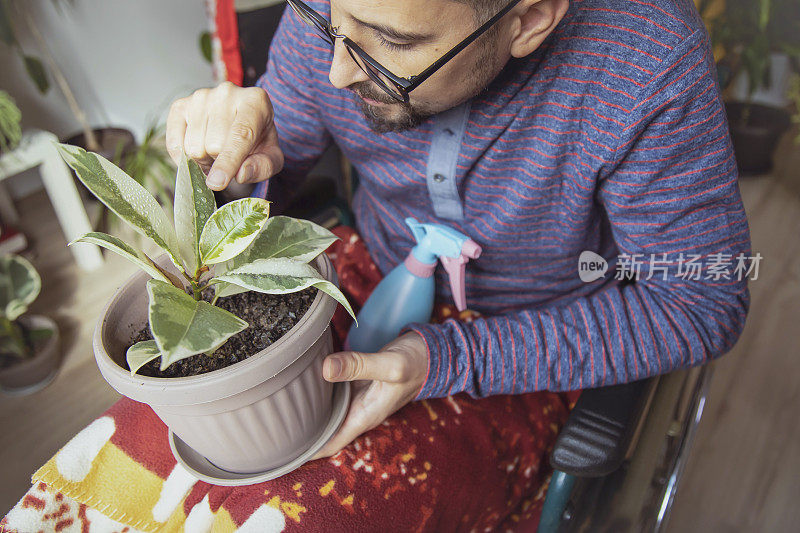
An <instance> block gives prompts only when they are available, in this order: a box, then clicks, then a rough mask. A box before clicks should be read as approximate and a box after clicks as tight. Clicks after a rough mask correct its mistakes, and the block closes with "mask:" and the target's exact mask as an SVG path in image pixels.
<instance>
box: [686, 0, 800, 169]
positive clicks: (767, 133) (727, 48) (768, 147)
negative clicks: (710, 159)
mask: <svg viewBox="0 0 800 533" xmlns="http://www.w3.org/2000/svg"><path fill="white" fill-rule="evenodd" d="M698 8H699V10H700V13H701V14H702V15H703V17H704V19H705V20H706V23H707V25H708V27H709V31H710V35H711V40H712V43H713V45H714V53H715V57H716V59H717V69H718V73H719V79H720V84H721V85H722V87H723V89H726V108H727V112H728V119H729V123H730V130H731V137H732V139H733V143H734V149H735V151H736V159H737V162H738V164H739V168H740V170H741V171H742V172H746V173H759V172H766V171H768V170H769V169H770V168H771V167H772V153H773V151H774V149H775V146H776V144H777V141H778V139H779V137H780V136H781V135H782V134H783V133H784V132H785V131H786V129H787V128H788V127H789V124H790V116H789V110H788V109H787V106H786V105H785V104H786V99H785V98H786V97H785V95H784V94H782V93H785V92H786V90H787V88H788V86H784V87H780V88H776V90H777V92H778V93H779V96H780V98H779V99H778V100H777V101H775V102H772V103H768V102H760V103H759V102H756V101H755V99H754V95H756V93H757V91H759V90H764V89H769V88H770V87H771V86H772V84H773V81H774V80H778V81H779V82H780V81H782V80H783V81H785V80H788V79H789V78H790V77H791V76H792V75H797V73H800V4H798V2H797V0H724V1H722V0H701V1H700V2H699V3H698ZM779 65H784V66H786V68H787V69H788V72H787V73H785V75H784V76H777V75H776V74H777V73H776V72H775V67H776V66H779ZM741 84H744V91H743V92H744V94H739V95H738V96H733V93H735V92H736V89H737V85H741ZM740 92H741V91H740ZM795 112H798V111H797V110H795Z"/></svg>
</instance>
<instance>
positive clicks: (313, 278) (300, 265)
mask: <svg viewBox="0 0 800 533" xmlns="http://www.w3.org/2000/svg"><path fill="white" fill-rule="evenodd" d="M211 281H212V283H213V282H215V281H223V282H227V283H232V284H234V285H236V286H238V287H244V288H246V289H250V290H253V291H257V292H263V293H267V294H286V293H289V292H297V291H300V290H303V289H305V288H307V287H316V288H317V289H319V290H321V291H322V292H324V293H326V294H328V295H329V296H331V297H332V298H333V299H335V300H336V301H337V302H339V303H340V304H342V306H344V308H345V309H346V310H347V312H348V313H350V316H352V317H353V318H356V316H355V313H354V312H353V308H352V307H350V303H349V302H348V301H347V298H345V296H344V294H342V292H341V291H340V290H339V287H337V286H336V285H334V284H333V283H331V282H330V281H327V280H325V279H322V278H320V277H319V272H317V271H316V270H315V269H314V267H312V266H311V265H309V264H307V263H304V262H302V261H296V260H294V259H289V258H286V257H279V258H272V259H256V260H255V261H253V262H252V263H247V264H246V265H242V266H240V267H238V268H235V269H233V270H231V271H228V272H226V273H224V274H221V275H219V276H215V277H214V278H213V279H212V280H211Z"/></svg>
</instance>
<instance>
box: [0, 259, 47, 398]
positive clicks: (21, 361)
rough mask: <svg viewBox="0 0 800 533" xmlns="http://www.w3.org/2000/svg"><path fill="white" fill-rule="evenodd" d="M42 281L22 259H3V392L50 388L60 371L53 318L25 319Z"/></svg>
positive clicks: (0, 306) (0, 316)
mask: <svg viewBox="0 0 800 533" xmlns="http://www.w3.org/2000/svg"><path fill="white" fill-rule="evenodd" d="M41 288H42V280H41V278H40V277H39V273H38V272H36V269H35V268H34V266H33V265H32V264H31V263H30V262H29V261H28V260H27V259H25V258H23V257H21V256H18V255H4V256H2V257H0V390H2V391H3V392H5V393H30V392H34V391H36V390H38V389H39V388H41V387H43V386H44V385H46V384H47V383H48V382H49V381H50V380H51V379H52V377H53V376H54V375H55V371H56V369H57V368H58V362H59V357H58V356H59V353H58V329H57V328H56V325H55V323H54V322H53V321H52V320H50V319H49V318H46V317H43V316H37V315H25V313H26V312H27V310H28V306H29V305H31V304H32V303H33V302H34V300H36V298H37V297H38V296H39V292H40V291H41Z"/></svg>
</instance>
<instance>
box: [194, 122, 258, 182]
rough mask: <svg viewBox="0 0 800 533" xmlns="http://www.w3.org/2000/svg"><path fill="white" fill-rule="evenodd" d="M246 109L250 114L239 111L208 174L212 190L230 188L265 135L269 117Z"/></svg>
mask: <svg viewBox="0 0 800 533" xmlns="http://www.w3.org/2000/svg"><path fill="white" fill-rule="evenodd" d="M245 109H246V110H247V111H250V112H249V113H246V114H245V113H242V112H241V110H240V111H237V113H236V117H234V119H233V124H231V129H230V131H229V133H228V137H227V139H226V140H225V144H224V145H223V147H222V151H221V152H220V153H219V155H218V156H217V159H216V160H215V161H214V164H213V165H212V166H211V170H210V171H209V173H208V179H207V183H208V186H209V187H211V188H212V189H215V190H221V189H224V188H225V187H227V186H228V184H229V183H230V182H231V180H232V179H233V178H234V176H236V174H237V173H238V172H239V168H240V167H241V166H242V163H244V160H245V159H247V156H248V155H250V154H251V153H252V151H253V149H254V148H255V147H256V146H258V143H259V142H260V139H261V136H262V135H263V132H264V128H265V124H264V123H265V122H266V119H267V117H264V116H263V113H260V112H258V111H257V110H255V109H253V108H245ZM267 127H269V126H267Z"/></svg>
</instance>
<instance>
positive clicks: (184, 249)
mask: <svg viewBox="0 0 800 533" xmlns="http://www.w3.org/2000/svg"><path fill="white" fill-rule="evenodd" d="M216 209H217V204H216V202H215V201H214V193H213V192H211V189H209V188H208V185H206V176H205V174H203V170H202V169H201V168H200V165H198V164H197V163H196V162H195V161H194V160H193V159H189V158H187V157H186V154H181V161H180V163H179V164H178V175H177V178H176V179H175V233H176V234H177V237H178V246H179V249H180V252H181V258H182V259H183V263H184V265H186V269H187V272H189V273H190V274H194V273H196V272H197V270H199V269H200V267H201V266H202V264H201V263H200V235H201V234H202V233H203V227H204V226H205V225H206V222H207V221H208V219H209V218H211V215H212V214H213V213H214V211H215V210H216Z"/></svg>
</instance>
